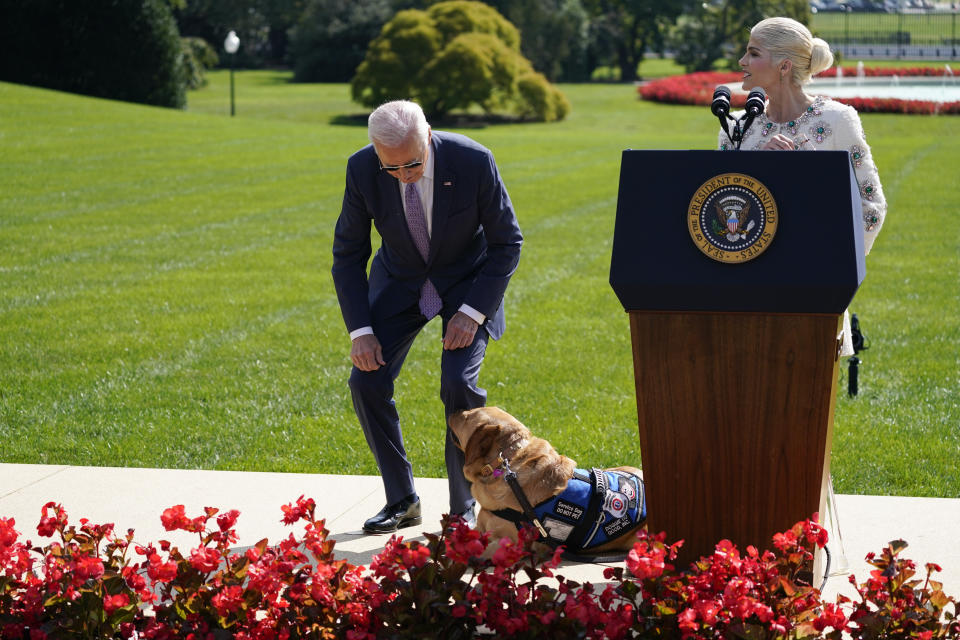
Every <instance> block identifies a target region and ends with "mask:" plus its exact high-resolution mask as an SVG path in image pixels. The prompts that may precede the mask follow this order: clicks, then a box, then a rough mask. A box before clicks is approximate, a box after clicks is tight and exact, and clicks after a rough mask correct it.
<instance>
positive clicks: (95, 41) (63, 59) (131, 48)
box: [0, 0, 186, 108]
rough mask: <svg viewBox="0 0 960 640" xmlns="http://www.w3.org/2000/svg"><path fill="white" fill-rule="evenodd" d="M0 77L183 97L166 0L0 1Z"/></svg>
mask: <svg viewBox="0 0 960 640" xmlns="http://www.w3.org/2000/svg"><path fill="white" fill-rule="evenodd" d="M0 25H2V26H0V41H2V42H3V43H4V52H3V55H2V56H0V79H2V80H6V81H9V82H19V83H22V84H29V85H35V86H40V87H47V88H50V89H59V90H62V91H71V92H74V93H82V94H85V95H91V96H97V97H101V98H110V99H114V100H126V101H130V102H141V103H145V104H152V105H158V106H164V107H178V108H180V107H183V106H184V105H185V104H186V88H185V83H186V80H185V74H184V69H183V62H182V55H183V44H182V43H181V41H180V35H179V33H178V32H177V24H176V22H175V21H174V19H173V14H172V12H171V8H170V3H169V2H168V1H167V0H138V1H137V2H117V1H116V0H84V2H75V1H74V0H0Z"/></svg>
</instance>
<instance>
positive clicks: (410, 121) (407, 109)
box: [367, 100, 430, 148]
mask: <svg viewBox="0 0 960 640" xmlns="http://www.w3.org/2000/svg"><path fill="white" fill-rule="evenodd" d="M429 134H430V125H429V124H427V118H426V116H424V115H423V109H421V108H420V105H418V104H417V103H416V102H410V101H409V100H394V101H393V102H387V103H385V104H382V105H380V106H379V107H377V108H376V109H375V110H374V112H373V113H371V114H370V118H369V119H368V120H367V135H369V136H370V142H372V143H373V144H374V145H375V146H384V147H391V148H396V147H401V146H403V145H405V144H407V142H409V141H411V140H414V141H416V142H417V143H418V144H419V145H421V146H426V144H427V137H428V136H429Z"/></svg>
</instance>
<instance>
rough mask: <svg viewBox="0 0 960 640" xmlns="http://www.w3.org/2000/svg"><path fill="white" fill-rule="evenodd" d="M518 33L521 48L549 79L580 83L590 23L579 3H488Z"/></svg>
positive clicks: (548, 0) (585, 76)
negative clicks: (514, 27) (511, 24)
mask: <svg viewBox="0 0 960 640" xmlns="http://www.w3.org/2000/svg"><path fill="white" fill-rule="evenodd" d="M487 4H489V5H490V6H492V7H494V8H495V9H497V10H498V11H499V12H500V13H502V14H503V15H504V16H505V17H506V18H507V19H508V20H509V21H510V22H511V23H513V25H514V26H516V27H517V29H518V30H519V31H520V35H521V40H522V41H521V44H520V49H521V52H522V53H523V55H524V56H526V58H527V59H528V60H530V62H531V63H533V67H534V69H537V70H538V71H540V72H542V73H543V74H544V75H545V76H546V77H547V78H548V79H550V80H567V81H583V80H588V79H589V78H590V71H592V69H588V68H587V67H586V59H587V45H588V41H587V34H588V27H589V21H588V17H587V12H586V10H585V9H584V8H583V3H582V2H581V0H487Z"/></svg>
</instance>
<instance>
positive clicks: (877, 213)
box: [718, 96, 887, 253]
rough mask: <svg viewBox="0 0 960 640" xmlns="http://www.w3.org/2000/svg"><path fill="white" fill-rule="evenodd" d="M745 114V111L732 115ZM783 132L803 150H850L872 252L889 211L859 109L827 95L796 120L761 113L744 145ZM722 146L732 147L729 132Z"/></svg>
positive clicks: (866, 240) (721, 140) (758, 145)
mask: <svg viewBox="0 0 960 640" xmlns="http://www.w3.org/2000/svg"><path fill="white" fill-rule="evenodd" d="M731 115H733V116H734V117H735V118H738V117H742V116H743V111H739V112H737V113H734V114H731ZM778 133H780V134H783V135H785V136H787V137H788V138H791V139H792V140H793V141H794V143H795V144H796V145H797V146H798V147H799V148H800V150H803V151H806V150H816V149H823V150H825V151H840V150H844V151H848V152H850V159H851V162H852V163H853V167H854V172H855V173H856V176H857V183H858V184H859V186H860V199H861V201H862V203H863V230H864V250H865V253H870V247H872V246H873V241H874V240H875V239H876V237H877V234H878V233H879V232H880V227H881V226H883V220H884V218H885V217H886V213H887V201H886V199H885V198H884V197H883V188H882V187H881V186H880V175H879V174H878V173H877V166H876V164H874V162H873V154H872V153H871V152H870V146H869V145H868V144H867V140H866V136H865V135H864V133H863V125H861V124H860V117H859V116H858V115H857V111H856V109H854V108H853V107H849V106H847V105H845V104H841V103H839V102H836V101H834V100H831V99H829V98H824V97H823V96H817V97H816V99H814V101H813V104H811V105H810V106H809V107H807V110H806V111H805V112H804V113H803V115H801V116H800V117H799V118H797V119H796V120H790V121H789V122H783V123H780V122H773V121H771V120H770V119H769V118H767V115H766V114H765V113H764V114H761V115H760V116H759V117H758V118H757V119H756V120H754V121H753V124H752V125H750V128H749V129H748V130H747V133H746V135H745V136H744V137H743V143H742V144H741V146H740V148H741V149H745V150H757V149H760V148H761V147H763V145H764V144H766V142H767V140H768V139H769V138H770V137H772V136H774V135H776V134H778ZM718 145H719V148H720V149H722V150H726V149H732V148H733V146H732V145H731V143H730V140H729V139H728V138H727V135H726V134H725V133H724V132H722V131H721V132H720V137H719V143H718Z"/></svg>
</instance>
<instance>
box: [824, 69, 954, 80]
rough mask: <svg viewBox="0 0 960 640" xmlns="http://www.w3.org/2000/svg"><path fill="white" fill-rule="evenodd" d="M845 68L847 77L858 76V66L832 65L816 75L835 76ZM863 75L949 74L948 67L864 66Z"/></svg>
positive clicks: (886, 76)
mask: <svg viewBox="0 0 960 640" xmlns="http://www.w3.org/2000/svg"><path fill="white" fill-rule="evenodd" d="M840 68H842V69H843V76H844V77H845V78H850V77H856V75H857V68H856V67H830V68H829V69H827V70H826V71H821V72H820V73H818V74H817V75H816V77H817V78H835V77H836V76H837V69H840ZM863 75H864V76H865V77H867V78H890V77H893V76H900V77H906V76H945V75H947V69H946V67H943V68H940V67H902V68H898V69H897V68H893V67H864V68H863Z"/></svg>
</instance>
